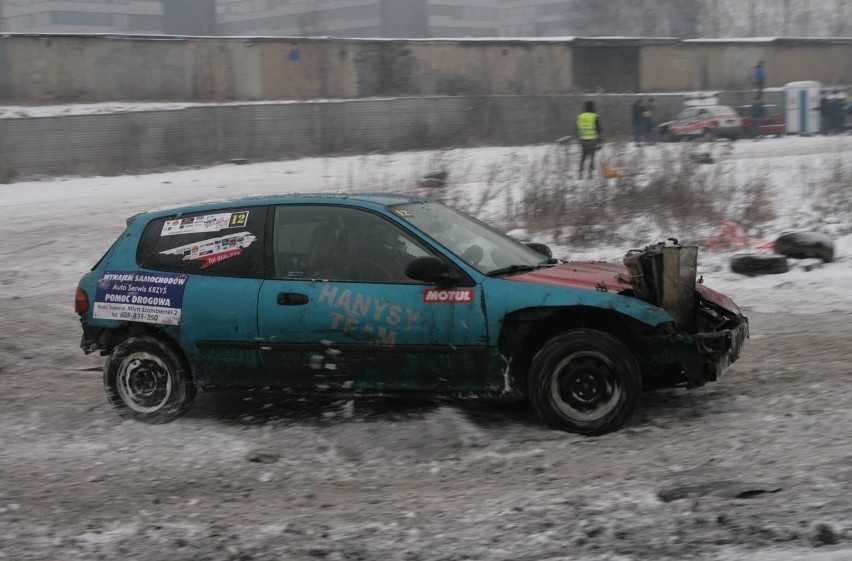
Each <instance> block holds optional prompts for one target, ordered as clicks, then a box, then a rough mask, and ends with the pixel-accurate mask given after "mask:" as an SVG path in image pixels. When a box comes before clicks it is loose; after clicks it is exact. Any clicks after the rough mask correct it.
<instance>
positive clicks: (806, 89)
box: [784, 80, 822, 134]
mask: <svg viewBox="0 0 852 561" xmlns="http://www.w3.org/2000/svg"><path fill="white" fill-rule="evenodd" d="M820 88H822V84H820V83H819V82H816V81H813V80H805V81H801V82H790V83H789V84H786V85H785V86H784V118H785V121H786V122H787V133H788V134H816V133H818V132H819V128H820V122H819V92H820Z"/></svg>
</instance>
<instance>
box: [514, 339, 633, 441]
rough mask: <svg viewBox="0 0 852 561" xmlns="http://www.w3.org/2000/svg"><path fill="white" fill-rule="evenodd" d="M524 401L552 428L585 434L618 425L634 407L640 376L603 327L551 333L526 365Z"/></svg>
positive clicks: (630, 358) (629, 355)
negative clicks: (527, 378)
mask: <svg viewBox="0 0 852 561" xmlns="http://www.w3.org/2000/svg"><path fill="white" fill-rule="evenodd" d="M529 388H530V390H529V391H530V401H531V402H532V404H533V407H535V409H536V411H537V412H538V414H539V416H540V417H541V418H542V419H543V420H544V421H545V423H547V424H548V425H549V426H551V427H553V428H557V429H560V430H565V431H569V432H576V433H580V434H585V435H589V436H594V435H600V434H604V433H607V432H611V431H614V430H617V429H618V428H620V427H621V426H622V425H624V423H626V422H627V420H628V419H629V418H630V416H631V415H632V414H633V411H634V410H635V409H636V405H637V403H638V399H639V394H640V392H641V391H642V377H641V374H640V371H639V365H638V363H637V362H636V358H635V357H634V356H633V353H632V352H630V349H628V348H627V347H626V346H625V345H624V343H622V342H621V341H619V340H618V339H616V338H615V337H613V336H612V335H610V334H608V333H605V332H603V331H595V330H590V329H578V330H573V331H567V332H565V333H563V334H561V335H557V336H556V337H554V338H553V339H551V340H550V341H548V342H547V343H545V345H544V346H543V347H542V348H541V350H539V351H538V353H537V354H536V355H535V357H534V358H533V360H532V364H531V366H530V380H529Z"/></svg>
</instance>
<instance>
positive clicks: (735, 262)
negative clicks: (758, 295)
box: [731, 232, 834, 277]
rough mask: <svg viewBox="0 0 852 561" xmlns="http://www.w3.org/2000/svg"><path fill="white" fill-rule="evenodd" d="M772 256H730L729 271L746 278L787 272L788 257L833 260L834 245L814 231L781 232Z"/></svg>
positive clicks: (767, 254) (757, 254)
mask: <svg viewBox="0 0 852 561" xmlns="http://www.w3.org/2000/svg"><path fill="white" fill-rule="evenodd" d="M773 250H774V253H740V254H737V255H734V256H733V257H731V270H732V271H733V272H735V273H739V274H741V275H748V276H750V277H753V276H757V275H774V274H779V273H786V272H787V271H788V270H789V266H788V263H787V259H788V258H793V259H820V260H821V261H823V262H824V263H830V262H832V261H833V260H834V242H833V241H832V240H831V238H829V237H828V236H826V235H825V234H820V233H818V232H785V233H783V234H781V235H780V236H778V238H777V239H776V240H775V243H774V244H773Z"/></svg>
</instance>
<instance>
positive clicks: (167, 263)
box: [75, 194, 748, 435]
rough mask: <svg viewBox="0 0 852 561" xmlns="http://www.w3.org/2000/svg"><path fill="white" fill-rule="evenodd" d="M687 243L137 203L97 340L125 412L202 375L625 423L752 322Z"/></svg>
mask: <svg viewBox="0 0 852 561" xmlns="http://www.w3.org/2000/svg"><path fill="white" fill-rule="evenodd" d="M696 252H697V250H696V248H694V247H682V246H680V245H678V244H677V243H676V242H675V241H670V242H667V243H664V244H658V245H654V246H649V247H647V248H645V249H643V250H638V251H631V252H629V253H628V254H626V255H625V257H624V261H623V263H616V264H609V263H573V262H563V261H560V260H558V259H554V258H553V257H551V255H550V252H549V249H548V248H547V247H546V246H544V245H541V244H530V245H525V244H523V243H520V242H518V241H516V240H514V239H512V238H510V237H508V236H506V235H505V234H503V233H501V232H499V231H497V230H495V229H494V228H491V227H490V226H488V225H486V224H484V223H482V222H480V221H478V220H476V219H474V218H471V217H469V216H467V215H465V214H463V213H460V212H457V211H455V210H453V209H452V208H449V207H447V206H445V205H443V204H440V203H437V202H432V201H430V200H427V199H424V198H417V197H409V196H402V195H391V194H351V195H339V194H335V195H323V194H318V195H290V196H268V197H256V198H246V199H241V200H233V201H227V202H221V201H220V202H215V203H207V204H199V205H195V206H187V207H183V208H175V209H170V210H158V211H153V212H148V213H144V214H140V215H137V216H134V217H132V218H130V219H128V221H127V228H126V230H125V231H124V233H122V234H121V236H120V237H119V238H118V240H117V241H116V242H115V243H114V244H113V246H112V247H111V248H110V249H109V250H108V251H107V253H106V254H105V255H104V256H103V257H102V258H101V260H100V261H99V262H98V263H97V264H96V265H95V267H94V268H93V269H92V270H91V271H90V272H89V273H87V274H85V275H84V276H83V278H82V279H81V280H80V283H79V287H78V288H77V293H76V299H75V309H76V312H77V313H78V314H79V316H80V320H81V323H82V327H83V338H82V342H81V346H82V348H83V350H84V351H85V352H86V353H91V352H100V353H102V354H104V355H106V356H107V360H106V362H105V365H104V385H105V388H106V394H107V397H108V400H109V402H110V403H111V404H112V405H113V406H114V407H115V409H116V410H117V412H118V414H119V415H121V416H124V417H128V418H132V419H136V420H139V421H144V422H149V423H163V422H168V421H171V420H174V419H176V418H178V417H180V416H181V415H183V414H185V413H186V412H187V410H188V409H189V408H190V406H191V404H192V402H193V399H194V397H195V394H196V390H197V389H203V390H213V389H228V388H249V387H261V388H267V387H268V388H278V389H282V390H286V391H288V392H292V393H293V394H296V395H310V396H317V395H319V396H329V397H330V396H333V397H335V398H337V397H340V396H344V397H354V396H410V397H418V398H423V397H429V398H456V399H466V398H477V399H494V400H512V401H517V400H529V401H530V402H531V403H532V404H533V406H534V407H535V409H536V411H537V412H538V413H539V415H540V416H541V418H542V419H543V420H544V422H546V423H547V424H548V425H550V426H552V427H554V428H558V429H562V430H566V431H572V432H577V433H581V434H588V435H597V434H603V433H606V432H609V431H613V430H616V429H618V428H619V427H621V426H622V425H623V424H624V423H625V422H626V421H627V420H628V419H629V418H630V416H631V414H632V413H633V412H634V410H635V408H636V406H637V402H638V397H639V393H640V391H641V390H642V388H643V386H656V385H683V386H686V387H696V386H700V385H702V384H704V383H705V382H707V381H712V380H716V379H717V378H718V377H719V376H720V375H721V374H722V373H723V372H724V371H725V370H726V369H727V368H728V366H729V365H730V364H731V363H732V362H733V361H735V360H736V359H737V357H738V356H739V355H740V352H741V349H742V346H743V343H744V340H745V339H746V338H747V337H748V321H747V319H746V318H745V317H744V316H743V314H742V313H741V311H740V310H739V309H738V308H737V306H736V305H735V304H734V303H733V302H732V301H731V300H730V299H729V298H727V297H726V296H724V295H722V294H719V293H717V292H714V291H713V290H711V289H709V288H707V287H706V286H704V285H703V284H702V283H700V282H696V279H695V276H696V260H697V256H696Z"/></svg>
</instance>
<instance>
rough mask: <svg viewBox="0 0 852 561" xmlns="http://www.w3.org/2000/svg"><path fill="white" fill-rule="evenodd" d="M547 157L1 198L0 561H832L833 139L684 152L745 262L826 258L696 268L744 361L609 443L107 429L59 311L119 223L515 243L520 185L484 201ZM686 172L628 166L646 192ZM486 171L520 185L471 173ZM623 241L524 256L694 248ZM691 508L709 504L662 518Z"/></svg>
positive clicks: (836, 312)
mask: <svg viewBox="0 0 852 561" xmlns="http://www.w3.org/2000/svg"><path fill="white" fill-rule="evenodd" d="M553 149H554V147H552V146H550V147H549V146H525V147H500V148H477V149H465V150H447V151H440V152H417V153H400V154H377V155H369V156H354V157H346V158H312V159H304V160H294V161H284V162H272V163H258V164H249V165H224V166H218V167H213V168H206V169H195V170H186V171H177V172H169V173H160V174H150V175H142V176H124V177H88V178H59V179H51V180H46V181H40V182H26V183H14V184H9V185H0V208H2V209H3V214H4V218H3V220H2V221H0V239H2V240H3V242H2V244H0V261H2V267H0V315H2V319H3V326H4V328H3V330H2V331H0V559H15V560H28V559H33V560H34V559H58V558H62V559H68V560H77V559H81V560H82V559H187V560H189V559H193V560H195V559H211V560H219V559H222V560H225V559H252V560H261V559H264V560H265V559H269V560H272V559H297V560H302V559H312V560H315V559H327V560H329V561H334V560H355V559H362V560H370V559H388V560H397V559H398V560H406V561H419V560H423V561H426V560H430V561H431V560H460V559H471V560H473V559H476V560H482V561H499V560H510V559H511V560H517V559H528V560H533V559H552V560H557V559H559V560H572V559H588V560H618V561H627V560H638V559H661V560H675V559H677V560H683V559H702V560H704V559H707V560H725V561H739V560H747V561H776V560H778V561H792V560H794V559H806V560H814V561H840V560H841V559H843V560H845V559H850V558H852V549H850V544H852V502H850V499H849V497H850V496H852V463H850V461H852V440H850V438H849V436H850V427H852V389H849V379H850V376H852V371H850V367H849V348H850V340H852V290H850V288H849V285H850V279H852V211H850V207H849V205H848V202H849V200H850V198H852V197H850V194H852V193H850V189H852V186H850V185H847V186H846V187H845V191H843V190H841V195H843V196H841V197H840V198H838V199H836V200H833V201H832V204H831V205H829V206H828V208H826V199H825V197H824V196H822V194H823V193H824V191H823V190H822V187H823V185H822V183H823V182H827V181H830V180H831V178H832V177H834V178H835V179H837V178H841V179H842V178H848V177H850V169H851V168H852V158H850V154H852V137H846V136H844V137H812V138H797V137H789V138H783V139H766V140H764V141H760V142H751V141H739V142H736V143H733V144H729V143H714V144H713V145H712V146H708V147H706V149H707V150H711V151H713V153H714V154H715V156H716V159H717V162H718V163H717V164H714V166H717V167H718V168H719V169H721V170H722V172H723V173H722V174H721V175H720V177H726V178H729V179H730V178H734V179H737V180H739V181H742V182H748V181H753V180H755V179H760V180H761V181H763V182H764V183H765V184H766V188H767V192H768V195H769V196H768V199H767V200H769V201H771V204H772V205H773V208H774V214H775V216H776V218H774V219H773V220H772V221H771V222H769V223H766V224H762V225H759V227H757V226H755V227H751V228H750V230H749V232H748V233H749V234H750V236H751V238H752V240H753V244H754V245H755V246H757V245H760V244H761V242H763V241H765V240H767V239H772V238H773V236H775V235H777V234H779V233H781V232H783V231H785V230H792V229H796V230H808V231H819V232H822V233H824V234H826V235H830V236H831V237H832V239H833V240H834V242H835V255H836V258H835V260H834V262H832V263H827V264H825V265H823V266H822V267H820V268H817V269H813V270H810V271H806V270H804V269H803V268H800V267H797V266H795V265H796V262H795V260H791V261H790V264H791V266H792V267H791V270H790V272H788V273H785V274H779V275H766V276H759V277H745V276H742V275H738V274H735V273H732V272H731V271H730V268H729V265H728V264H729V260H730V257H731V255H732V254H733V253H736V252H739V251H742V249H726V250H714V251H702V252H701V253H700V256H699V273H700V274H702V275H703V276H704V278H705V282H706V283H707V284H708V285H709V286H711V287H713V288H715V289H717V290H721V291H722V292H724V293H726V294H728V295H729V296H731V297H732V298H733V299H734V300H735V301H737V302H738V303H739V304H740V305H741V306H742V307H743V308H744V309H745V311H746V314H747V315H749V316H750V318H751V325H752V339H751V340H750V341H748V342H747V345H746V349H745V353H744V356H743V358H742V359H741V360H740V361H739V362H737V363H736V364H735V365H734V367H733V368H732V369H731V371H730V373H729V374H728V375H726V376H725V377H724V379H722V380H720V381H718V382H716V383H713V384H708V385H707V386H705V388H702V389H699V390H692V391H689V392H685V391H683V390H665V391H662V392H648V393H647V395H645V396H643V399H642V403H641V405H640V410H639V413H638V414H637V416H636V418H635V419H634V420H633V421H631V423H630V424H629V425H628V426H627V427H625V429H623V430H621V431H619V432H617V433H614V434H612V435H606V436H604V437H600V438H595V439H589V438H583V437H579V436H576V435H568V434H564V433H559V432H555V431H550V430H547V429H545V428H544V427H542V426H541V424H540V423H539V422H538V420H537V419H536V418H535V415H534V414H533V413H532V412H531V411H530V410H529V408H525V407H505V406H504V407H496V406H485V405H476V404H472V405H467V406H461V407H459V406H455V405H449V404H413V405H401V404H395V403H365V404H361V403H355V404H353V403H333V404H310V403H302V402H298V403H292V402H287V401H282V400H280V399H275V398H268V397H260V396H256V397H255V396H246V397H240V398H228V397H226V396H220V395H216V394H202V395H201V396H199V400H198V401H197V402H196V405H195V406H194V407H193V409H192V410H191V411H190V414H189V415H188V416H187V417H186V418H185V419H181V420H180V421H178V422H175V423H172V424H170V425H164V426H149V425H142V424H139V423H134V422H122V421H119V420H118V419H117V417H116V416H115V414H114V413H113V412H112V411H111V410H110V408H109V406H108V405H107V404H106V399H105V397H104V395H103V391H102V388H101V380H100V374H99V372H98V369H99V368H100V366H101V364H102V361H103V358H102V357H98V356H83V354H82V352H81V351H80V349H79V347H78V343H79V337H80V331H79V326H78V324H77V320H76V317H75V315H74V314H73V293H74V288H75V287H76V283H77V280H78V278H79V277H80V275H81V274H82V273H83V272H84V271H86V270H88V269H89V268H90V267H91V266H92V265H93V264H94V262H95V261H96V260H97V259H98V258H99V257H100V256H101V255H102V254H103V252H104V251H105V250H106V249H107V248H108V247H109V245H110V244H111V243H112V242H113V240H114V239H115V237H116V236H118V235H119V234H120V232H121V231H122V229H123V226H124V220H125V218H127V217H128V216H131V215H133V214H135V213H137V212H142V211H144V210H147V209H150V208H159V207H163V206H173V205H178V204H182V203H186V202H190V201H197V200H209V199H223V198H232V197H238V196H242V195H249V194H262V193H285V192H317V191H339V192H352V191H400V192H408V193H418V194H431V195H433V196H435V197H438V198H440V199H442V200H445V201H448V202H450V203H452V204H453V205H454V206H456V207H458V208H461V209H463V210H467V211H469V212H472V213H473V214H476V215H477V216H479V217H481V218H483V219H485V220H489V221H491V222H494V223H496V224H498V225H500V226H501V227H508V226H512V227H513V228H516V227H517V225H510V224H508V223H503V220H504V218H505V216H507V214H508V213H507V209H509V208H510V207H512V206H513V205H515V204H517V201H518V197H519V191H520V190H521V189H522V188H523V182H520V181H517V182H512V181H511V180H505V181H504V180H503V179H500V178H510V177H515V178H518V177H523V176H525V169H524V168H525V166H527V165H529V166H531V167H534V166H535V165H536V164H535V162H537V161H540V159H541V157H542V154H544V153H546V152H547V151H548V150H553ZM691 149H692V147H690V146H687V145H671V146H655V147H644V148H641V150H643V151H644V152H643V154H645V157H644V158H643V161H644V162H646V165H647V166H649V168H653V166H655V165H660V164H659V162H661V161H663V160H662V159H660V156H661V155H662V154H663V152H665V151H667V150H691ZM627 150H634V148H633V147H628V148H627ZM604 155H606V153H605V154H604ZM508 163H511V166H515V167H517V168H519V169H518V173H517V174H515V175H511V174H504V173H502V172H501V173H495V172H494V170H495V169H498V168H499V169H501V170H505V168H506V167H507V166H509V164H508ZM437 168H443V169H448V170H449V172H450V183H449V184H448V185H447V186H446V187H444V188H441V189H436V190H432V191H429V190H427V189H422V188H418V187H416V180H417V178H418V177H420V176H421V175H422V174H424V173H425V172H428V171H431V170H434V169H437ZM844 174H845V175H844ZM575 181H576V180H575ZM577 183H578V187H579V188H583V189H606V188H610V187H611V185H610V186H607V185H606V184H605V183H602V182H600V181H598V180H593V181H587V180H583V181H582V182H577ZM732 208H734V207H732ZM643 220H644V223H645V224H646V225H647V227H645V228H644V229H636V230H635V231H633V233H632V234H631V233H629V232H628V233H624V232H620V239H621V240H623V241H624V243H623V244H618V245H615V244H608V245H606V246H592V247H589V246H584V247H579V246H572V245H570V244H565V243H561V242H560V240H559V239H558V236H556V238H557V239H555V240H554V239H553V237H554V236H553V233H552V232H548V233H547V239H543V240H542V241H545V242H547V243H549V244H551V246H552V247H553V249H554V253H555V255H556V256H558V257H566V258H573V259H579V258H582V259H605V260H610V261H611V260H618V259H620V258H621V257H622V255H623V253H624V251H625V250H626V249H629V248H630V247H641V246H644V245H647V244H649V243H652V242H654V241H658V240H663V239H666V238H667V237H669V236H672V235H674V236H678V237H681V238H682V239H698V238H706V237H712V236H713V235H715V234H716V233H717V232H716V231H715V230H714V228H708V227H707V226H706V225H705V226H701V227H698V228H696V230H695V231H692V232H688V233H683V232H676V231H662V230H659V229H657V228H656V227H655V226H654V224H655V221H654V220H653V216H652V215H651V214H650V211H649V215H647V216H644V217H640V221H643ZM612 227H613V229H616V227H617V225H612ZM515 233H516V234H517V235H519V236H520V235H523V236H529V237H538V236H539V235H540V234H538V233H536V232H531V231H530V228H527V229H526V231H520V230H517V228H516V231H515ZM631 236H632V237H631ZM730 481H735V482H737V485H739V486H740V487H737V485H733V486H731V485H730V484H726V483H724V482H730ZM696 484H701V485H709V487H706V488H702V489H703V490H693V491H692V492H691V493H687V494H686V496H685V498H684V499H679V500H672V501H666V500H663V499H661V495H660V493H661V492H662V491H676V490H678V488H679V487H683V486H689V485H696ZM743 486H744V487H743ZM732 489H734V491H732ZM736 489H740V491H742V490H743V489H745V490H746V491H748V492H747V493H745V494H742V495H740V494H737V493H738V492H739V491H736Z"/></svg>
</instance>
